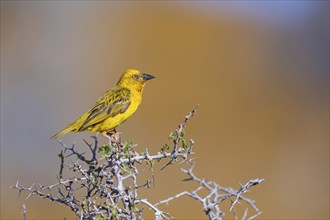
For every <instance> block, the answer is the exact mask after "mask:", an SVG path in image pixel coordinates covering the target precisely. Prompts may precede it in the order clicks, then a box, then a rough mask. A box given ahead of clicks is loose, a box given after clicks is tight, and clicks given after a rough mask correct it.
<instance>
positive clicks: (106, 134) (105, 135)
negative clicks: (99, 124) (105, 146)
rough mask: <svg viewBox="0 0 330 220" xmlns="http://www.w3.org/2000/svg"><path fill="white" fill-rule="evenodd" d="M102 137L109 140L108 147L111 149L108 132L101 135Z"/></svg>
mask: <svg viewBox="0 0 330 220" xmlns="http://www.w3.org/2000/svg"><path fill="white" fill-rule="evenodd" d="M102 135H103V136H104V137H106V138H107V139H108V140H109V147H110V149H111V146H112V143H111V134H110V135H108V132H107V133H102Z"/></svg>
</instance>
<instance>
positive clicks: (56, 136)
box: [50, 123, 74, 139]
mask: <svg viewBox="0 0 330 220" xmlns="http://www.w3.org/2000/svg"><path fill="white" fill-rule="evenodd" d="M73 124H74V123H72V124H69V125H68V126H67V127H66V128H64V129H63V130H62V131H60V132H58V133H56V134H54V135H53V136H52V137H51V138H50V139H55V138H58V137H60V136H62V135H64V134H66V133H68V132H70V131H72V130H74V126H73Z"/></svg>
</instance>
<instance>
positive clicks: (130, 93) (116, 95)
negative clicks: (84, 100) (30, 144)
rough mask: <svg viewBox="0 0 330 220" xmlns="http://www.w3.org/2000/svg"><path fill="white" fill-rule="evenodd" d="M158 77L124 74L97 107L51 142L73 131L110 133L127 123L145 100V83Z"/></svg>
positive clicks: (136, 73)
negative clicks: (143, 97) (143, 98)
mask: <svg viewBox="0 0 330 220" xmlns="http://www.w3.org/2000/svg"><path fill="white" fill-rule="evenodd" d="M152 78H154V76H151V75H149V74H145V73H141V72H140V71H138V70H134V69H129V70H127V71H126V72H124V73H123V74H122V76H121V77H120V79H119V81H118V83H117V85H116V86H115V87H114V88H112V89H110V90H109V91H107V92H106V93H105V94H104V95H103V96H102V97H100V98H99V99H98V100H97V101H96V103H95V104H94V106H93V107H92V108H91V109H90V110H89V111H88V112H86V113H85V114H83V115H82V116H81V117H80V118H78V119H77V120H76V121H75V122H73V123H71V124H69V125H68V126H67V127H66V128H65V129H64V130H62V131H60V132H58V133H57V134H55V135H54V136H53V137H51V139H53V138H57V137H59V136H62V135H64V134H66V133H68V132H70V131H74V132H79V131H85V130H89V131H91V132H100V133H102V134H106V133H107V132H108V131H111V130H113V129H115V128H116V127H117V126H118V125H120V124H122V123H123V122H125V121H126V120H127V119H128V118H129V117H131V116H132V114H133V113H134V112H135V111H136V109H137V108H138V107H139V105H140V103H141V101H142V92H143V89H144V85H145V82H146V81H147V80H150V79H152Z"/></svg>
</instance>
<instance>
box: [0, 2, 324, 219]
mask: <svg viewBox="0 0 330 220" xmlns="http://www.w3.org/2000/svg"><path fill="white" fill-rule="evenodd" d="M127 68H136V69H139V70H141V71H143V72H146V73H150V74H152V75H155V76H156V77H157V78H156V79H155V80H152V81H150V82H149V83H148V84H147V86H146V88H145V91H144V100H143V102H142V105H141V106H140V108H139V109H138V111H137V112H136V113H135V115H134V116H133V117H132V118H131V119H130V120H128V121H127V122H126V123H125V124H123V125H122V126H120V127H119V128H118V131H120V132H123V138H124V139H133V140H134V142H135V143H137V144H138V148H137V149H138V150H140V151H143V150H144V149H145V148H149V151H150V153H155V152H157V151H158V150H159V149H160V147H161V146H162V145H163V144H164V143H165V142H168V140H167V136H168V134H169V133H170V132H171V131H172V130H173V129H175V128H176V127H177V125H178V124H179V123H180V122H181V121H182V120H183V116H184V115H185V114H186V113H188V112H189V111H190V110H192V109H193V108H194V107H195V106H196V105H197V104H199V108H198V113H197V115H196V117H194V118H192V120H191V121H190V123H189V125H188V129H187V136H188V137H190V138H193V139H194V140H195V142H196V145H195V152H196V156H197V160H196V161H197V166H196V168H195V172H196V174H197V175H199V176H201V177H205V178H207V179H208V180H215V181H217V182H218V183H219V184H221V185H223V186H232V187H239V183H245V182H246V181H248V180H249V179H251V178H265V179H266V181H265V182H264V183H262V184H261V185H259V186H257V187H255V188H253V189H252V191H251V193H250V194H248V195H247V196H248V197H250V198H252V199H255V200H256V201H257V206H258V207H259V208H260V209H261V210H262V211H263V214H262V215H261V216H260V217H259V219H328V218H329V2H328V1H232V2H230V1H210V2H207V1H203V2H202V1H201V2H199V1H191V2H190V1H171V2H167V1H154V2H153V1H147V2H143V1H141V2H130V1H124V2H120V1H111V2H110V1H99V2H96V1H95V2H94V1H93V2H87V1H1V211H0V212H1V216H0V217H1V219H22V212H23V210H22V204H23V203H25V204H26V206H27V217H28V218H33V219H36V218H40V219H63V218H64V217H67V218H69V219H70V218H74V215H72V214H71V212H70V210H69V209H68V208H66V207H64V206H60V205H58V204H53V203H51V202H49V201H46V200H42V199H39V198H36V197H32V198H30V199H28V200H25V196H26V195H25V194H24V195H22V196H21V197H20V198H19V197H18V192H17V191H13V190H10V189H9V186H10V185H14V184H15V183H16V181H17V180H18V179H19V180H20V181H21V182H22V184H24V185H26V186H28V185H30V184H32V183H33V182H39V183H42V184H51V183H55V182H56V181H57V180H56V176H57V174H58V171H59V159H58V157H57V154H58V153H59V152H60V149H61V147H60V145H59V143H58V142H56V141H50V140H49V138H50V136H52V135H53V134H54V133H56V132H58V131H59V130H60V129H63V128H64V127H65V126H66V125H67V124H68V123H70V122H72V121H73V120H75V119H76V118H77V117H78V116H80V115H81V114H82V113H84V112H85V111H87V110H88V109H89V108H90V107H91V106H92V105H93V104H94V102H95V101H96V99H97V98H98V97H99V96H100V95H102V94H103V93H104V92H105V91H106V90H108V89H109V88H111V87H113V86H114V85H115V83H116V82H117V80H118V79H119V76H120V74H121V73H122V72H123V71H125V70H126V69H127ZM90 135H91V133H89V132H83V133H70V134H67V135H65V136H64V137H62V138H61V139H62V140H63V141H64V142H65V143H67V144H68V145H70V144H71V143H72V142H74V141H76V142H77V144H80V143H82V140H81V138H82V137H84V138H87V139H88V138H89V136H90ZM183 178H185V176H184V175H183V174H182V173H180V171H179V169H178V167H177V166H171V167H169V168H168V169H166V170H164V171H162V172H160V173H159V172H156V181H157V183H156V186H155V187H154V189H152V190H153V191H151V192H150V193H149V194H148V193H147V194H148V196H149V198H150V201H152V202H155V201H157V200H158V199H163V198H166V197H168V196H171V195H173V194H176V193H179V192H181V191H182V190H183V189H184V188H185V187H187V188H188V189H189V187H190V189H193V188H194V187H193V186H191V185H189V183H186V182H181V180H182V179H183ZM166 210H168V211H170V212H171V214H172V215H174V216H175V217H177V218H179V219H202V218H205V217H206V216H205V215H204V213H203V212H202V207H201V206H200V204H198V203H197V202H196V201H194V200H190V199H180V200H177V201H175V202H173V203H170V206H169V207H167V208H166ZM147 217H148V216H147ZM149 217H150V218H152V215H150V216H149ZM227 218H233V216H231V215H227Z"/></svg>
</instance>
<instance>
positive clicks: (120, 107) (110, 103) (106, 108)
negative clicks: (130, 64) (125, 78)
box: [79, 88, 131, 130]
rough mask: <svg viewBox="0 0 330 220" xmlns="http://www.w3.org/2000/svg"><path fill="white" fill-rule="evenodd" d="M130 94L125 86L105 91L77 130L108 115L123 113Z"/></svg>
mask: <svg viewBox="0 0 330 220" xmlns="http://www.w3.org/2000/svg"><path fill="white" fill-rule="evenodd" d="M130 95H131V94H130V91H129V90H128V89H126V88H114V89H112V90H109V91H108V92H106V93H105V94H104V95H103V96H102V97H101V98H99V99H98V100H97V102H96V103H95V105H94V106H93V107H92V109H91V110H89V111H88V117H87V118H86V120H85V122H84V123H83V124H82V126H81V127H80V128H79V130H85V129H86V128H88V127H90V126H92V125H94V124H97V123H99V122H102V121H104V120H105V119H107V118H109V117H115V116H116V115H118V114H122V113H124V112H125V111H126V110H127V109H128V107H129V106H130V104H131V101H130Z"/></svg>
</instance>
